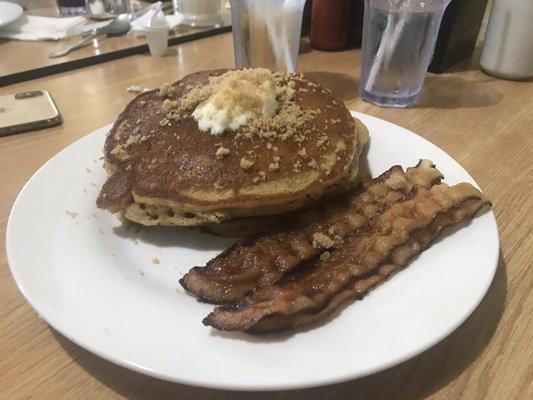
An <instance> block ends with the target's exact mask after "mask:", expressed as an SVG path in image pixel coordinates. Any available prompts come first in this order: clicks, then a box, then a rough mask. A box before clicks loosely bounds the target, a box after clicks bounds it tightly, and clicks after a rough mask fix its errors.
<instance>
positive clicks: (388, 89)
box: [359, 0, 450, 107]
mask: <svg viewBox="0 0 533 400" xmlns="http://www.w3.org/2000/svg"><path fill="white" fill-rule="evenodd" d="M449 2H450V0H424V1H422V0H365V19H364V26H363V46H362V53H363V61H362V69H361V81H360V84H359V93H360V95H361V98H362V99H363V100H365V101H367V102H370V103H373V104H376V105H378V106H386V107H406V106H410V105H413V104H415V103H416V102H417V101H418V100H419V99H420V94H421V92H422V86H423V84H424V78H425V76H426V71H427V68H428V65H429V62H430V61H431V57H432V55H433V50H434V49H435V42H436V39H437V34H438V31H439V26H440V23H441V20H442V14H443V13H444V10H445V9H446V6H447V5H448V3H449Z"/></svg>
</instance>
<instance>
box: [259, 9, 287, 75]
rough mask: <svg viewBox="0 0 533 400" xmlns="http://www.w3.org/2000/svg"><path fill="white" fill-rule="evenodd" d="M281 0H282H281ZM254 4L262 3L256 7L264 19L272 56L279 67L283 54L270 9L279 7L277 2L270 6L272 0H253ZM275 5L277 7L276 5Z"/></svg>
mask: <svg viewBox="0 0 533 400" xmlns="http://www.w3.org/2000/svg"><path fill="white" fill-rule="evenodd" d="M281 1H283V0H281ZM275 3H279V2H278V1H276V2H275ZM255 4H256V5H258V4H261V5H263V7H257V8H258V9H261V14H262V16H263V18H264V21H265V25H266V27H267V32H268V36H269V37H270V42H271V45H272V50H273V51H274V57H275V58H276V66H277V67H278V68H279V63H280V62H281V60H282V57H283V54H282V52H281V51H282V50H283V49H281V48H280V44H281V40H280V37H279V36H278V32H277V31H278V29H276V24H275V22H274V18H273V12H272V9H274V8H278V9H279V8H281V7H279V5H278V4H276V5H275V6H272V5H271V4H272V2H269V1H261V0H259V1H257V0H256V1H255ZM276 6H277V7H276Z"/></svg>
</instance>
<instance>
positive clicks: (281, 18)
mask: <svg viewBox="0 0 533 400" xmlns="http://www.w3.org/2000/svg"><path fill="white" fill-rule="evenodd" d="M304 5H305V0H231V24H232V30H233V45H234V48H235V65H236V67H237V68H248V67H264V68H269V69H271V70H274V71H288V72H295V71H296V66H297V61H298V49H299V47H300V30H301V26H302V15H303V9H304Z"/></svg>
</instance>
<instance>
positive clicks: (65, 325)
mask: <svg viewBox="0 0 533 400" xmlns="http://www.w3.org/2000/svg"><path fill="white" fill-rule="evenodd" d="M356 115H357V117H359V118H360V119H361V120H362V121H363V122H364V123H365V124H366V125H367V126H368V128H369V130H370V136H371V145H370V152H369V155H368V158H369V164H370V168H371V171H372V174H373V175H374V176H375V175H377V174H379V173H381V172H383V171H384V170H386V169H388V168H389V167H391V166H392V165H394V164H402V165H404V166H410V165H413V164H416V163H417V161H418V159H419V158H429V159H431V160H433V161H434V162H435V163H436V164H437V166H438V167H439V169H440V170H441V171H442V172H443V173H444V174H445V176H446V182H448V183H452V184H453V183H457V182H460V181H467V182H471V183H473V184H475V182H474V180H473V179H472V178H471V177H470V175H468V173H467V172H466V171H465V170H464V169H463V168H462V167H461V166H460V165H459V164H458V163H457V162H455V161H454V160H453V159H452V158H451V157H450V156H448V155H446V154H445V153H444V152H443V151H442V150H440V149H438V148H437V147H436V146H434V145H433V144H431V143H429V142H428V141H426V140H424V139H422V138H421V137H420V136H417V135H416V134H414V133H412V132H409V131H407V130H405V129H403V128H400V127H398V126H396V125H393V124H391V123H388V122H386V121H383V120H379V119H377V118H373V117H370V116H367V115H363V114H356ZM108 130H109V126H107V127H104V128H102V129H99V130H98V131H96V132H93V133H92V134H90V135H87V136H85V137H84V138H82V139H80V140H78V141H77V142H76V143H74V144H72V145H71V146H69V147H67V148H66V149H65V150H63V151H62V152H60V153H59V154H58V155H56V156H55V157H54V158H52V159H51V160H50V161H49V162H48V163H46V164H45V165H44V166H43V167H42V168H41V169H40V170H39V171H38V172H37V173H35V175H34V176H33V177H32V178H31V179H30V180H29V182H28V183H27V184H26V186H25V187H24V188H23V189H22V191H21V193H20V195H19V196H18V198H17V200H16V202H15V204H14V206H13V209H12V212H11V215H10V218H9V222H8V226H7V234H6V243H7V255H8V260H9V264H10V266H11V271H12V274H13V276H14V278H15V280H16V282H17V284H18V286H19V288H20V290H21V291H22V293H23V294H24V296H25V297H26V299H27V300H28V301H29V302H30V304H31V305H32V306H33V307H34V308H35V310H36V311H37V312H38V313H39V314H40V315H41V316H42V317H43V318H44V319H45V320H46V321H47V322H48V323H49V324H50V325H52V326H53V327H54V328H55V329H57V330H58V331H59V332H61V333H62V334H63V335H65V336H66V337H68V338H69V339H71V340H72V341H74V342H76V343H78V344H79V345H81V346H82V347H84V348H86V349H87V350H89V351H91V352H93V353H95V354H98V355H99V356H101V357H103V358H105V359H107V360H110V361H112V362H115V363H117V364H120V365H122V366H125V367H127V368H131V369H133V370H136V371H139V372H142V373H144V374H148V375H152V376H155V377H158V378H162V379H167V380H171V381H176V382H180V383H185V384H191V385H197V386H205V387H212V388H225V389H237V390H274V389H288V388H301V387H309V386H317V385H323V384H328V383H333V382H339V381H344V380H349V379H353V378H357V377H361V376H364V375H368V374H371V373H374V372H377V371H380V370H383V369H385V368H388V367H390V366H393V365H395V364H398V363H400V362H402V361H404V360H406V359H408V358H410V357H413V356H414V355H416V354H419V353H420V352H422V351H424V350H425V349H427V348H428V347H430V346H432V345H434V344H435V343H437V342H438V341H440V340H441V339H443V338H444V337H445V336H447V335H448V334H449V333H451V332H452V331H453V330H454V329H456V328H457V327H458V326H459V324H461V323H462V322H463V321H464V320H465V319H466V318H467V317H468V316H469V315H470V314H471V313H472V311H473V310H474V309H475V307H476V306H477V305H478V304H479V302H480V301H481V299H482V298H483V296H484V295H485V293H486V291H487V289H488V287H489V285H490V283H491V281H492V278H493V275H494V272H495V270H496V265H497V260H498V251H499V246H498V231H497V227H496V222H495V219H494V215H493V214H492V212H490V213H485V214H484V215H482V216H480V217H479V218H476V219H475V220H474V221H473V222H472V224H470V225H469V226H467V227H465V228H463V229H461V230H459V231H457V232H456V233H454V234H452V235H450V236H449V237H447V238H446V239H445V240H442V241H440V242H438V243H436V244H435V245H434V246H433V247H431V248H430V249H429V250H427V251H426V252H424V253H423V254H422V255H421V256H420V257H418V258H417V259H416V260H415V261H414V262H413V263H412V264H411V265H410V267H409V268H407V269H406V270H404V271H402V272H400V273H399V274H397V275H396V276H395V277H394V278H393V279H391V280H390V281H388V282H386V283H385V284H383V285H381V286H380V287H378V288H377V289H376V290H374V291H373V292H372V293H370V294H369V295H368V296H367V297H365V298H364V299H363V300H362V301H358V302H355V303H354V304H352V305H350V306H349V307H347V308H346V309H345V310H344V311H343V312H342V313H341V314H340V315H339V316H338V317H336V318H334V319H333V320H332V321H331V322H329V323H327V324H324V325H323V326H320V327H318V328H316V329H312V330H308V331H305V332H298V333H295V334H288V335H287V334H285V335H281V336H265V337H254V336H250V335H247V334H242V333H229V334H227V333H226V334H220V333H218V332H216V331H214V330H212V329H210V328H207V327H204V326H203V325H202V323H201V320H202V318H203V317H204V316H205V315H206V314H207V313H209V311H210V310H211V309H212V306H211V305H208V304H202V303H198V302H197V301H196V300H195V299H194V298H192V297H191V296H189V295H187V294H186V293H185V292H184V291H183V289H182V288H181V287H179V288H178V279H179V278H180V277H181V276H182V275H183V274H184V273H185V272H186V271H187V270H188V268H189V267H190V266H193V265H202V264H204V263H205V262H206V261H207V260H209V259H210V258H212V257H213V256H215V255H216V254H217V253H218V252H219V251H221V250H222V249H224V248H225V247H226V246H227V245H229V244H230V243H231V240H228V239H224V238H219V237H215V236H212V235H209V234H202V233H199V232H197V231H194V230H180V229H150V230H146V232H144V233H142V232H141V233H135V232H130V231H127V230H124V229H123V228H122V227H121V226H120V223H119V222H118V221H117V220H116V219H115V217H114V216H112V215H110V214H108V213H106V212H102V211H100V210H97V209H96V207H95V198H96V196H97V193H98V191H99V189H100V187H101V185H102V183H103V182H104V180H105V178H106V173H105V171H104V169H103V168H102V166H101V161H100V160H98V159H99V157H101V155H102V152H101V149H102V145H103V143H104V139H105V136H106V133H107V132H108ZM74 213H75V214H74ZM154 258H157V259H158V260H159V261H160V262H159V264H154V263H153V259H154ZM458 277H461V279H458Z"/></svg>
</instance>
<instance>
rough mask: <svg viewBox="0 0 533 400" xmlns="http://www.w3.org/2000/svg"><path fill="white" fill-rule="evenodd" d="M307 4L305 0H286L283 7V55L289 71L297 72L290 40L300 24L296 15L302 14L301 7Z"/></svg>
mask: <svg viewBox="0 0 533 400" xmlns="http://www.w3.org/2000/svg"><path fill="white" fill-rule="evenodd" d="M304 4H305V1H304V0H285V4H284V9H283V27H282V28H283V56H284V58H285V65H286V66H287V70H288V71H289V72H296V65H295V64H296V63H295V62H294V59H293V57H291V51H290V50H291V49H290V48H289V40H290V39H291V38H293V36H294V34H295V32H294V30H295V29H297V27H298V26H299V23H298V22H299V21H295V16H299V15H300V14H301V9H302V8H303V6H304Z"/></svg>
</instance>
